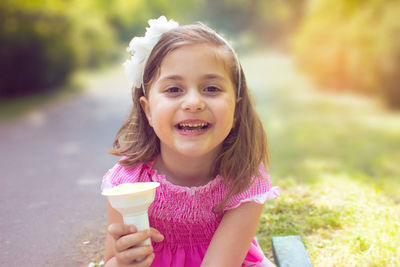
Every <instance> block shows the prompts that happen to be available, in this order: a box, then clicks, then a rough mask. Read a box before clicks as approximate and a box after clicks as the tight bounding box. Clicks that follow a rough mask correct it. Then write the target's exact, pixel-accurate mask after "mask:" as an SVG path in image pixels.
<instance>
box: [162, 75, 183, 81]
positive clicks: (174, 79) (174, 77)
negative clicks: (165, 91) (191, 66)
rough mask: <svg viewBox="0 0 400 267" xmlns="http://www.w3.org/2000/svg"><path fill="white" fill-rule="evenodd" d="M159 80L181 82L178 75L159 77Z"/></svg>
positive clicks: (181, 78)
mask: <svg viewBox="0 0 400 267" xmlns="http://www.w3.org/2000/svg"><path fill="white" fill-rule="evenodd" d="M160 80H161V81H165V80H173V81H182V80H183V77H182V76H179V75H168V76H165V77H161V79H160Z"/></svg>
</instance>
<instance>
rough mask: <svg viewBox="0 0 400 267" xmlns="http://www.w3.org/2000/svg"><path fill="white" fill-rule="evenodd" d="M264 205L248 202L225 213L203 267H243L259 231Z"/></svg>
mask: <svg viewBox="0 0 400 267" xmlns="http://www.w3.org/2000/svg"><path fill="white" fill-rule="evenodd" d="M262 209H263V205H261V204H258V203H255V202H247V203H243V204H241V205H240V206H239V207H237V208H234V209H232V210H228V211H226V212H225V214H224V217H223V218H222V221H221V223H220V225H219V226H218V228H217V230H216V231H215V234H214V236H213V238H212V240H211V243H210V246H209V247H208V249H207V252H206V255H205V256H204V259H203V262H202V264H201V267H206V266H221V267H222V266H229V267H231V266H241V265H242V263H243V260H244V258H245V257H246V255H247V252H248V250H249V248H250V244H251V241H252V240H253V238H254V235H255V233H256V230H257V226H258V220H259V218H260V215H261V212H262Z"/></svg>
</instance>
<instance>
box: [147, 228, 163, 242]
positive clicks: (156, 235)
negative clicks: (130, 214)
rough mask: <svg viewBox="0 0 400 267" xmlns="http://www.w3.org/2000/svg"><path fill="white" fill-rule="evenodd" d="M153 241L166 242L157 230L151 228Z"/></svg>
mask: <svg viewBox="0 0 400 267" xmlns="http://www.w3.org/2000/svg"><path fill="white" fill-rule="evenodd" d="M150 234H151V240H152V241H154V242H161V241H163V240H164V236H163V235H162V234H161V233H160V232H159V231H158V230H156V229H154V228H150Z"/></svg>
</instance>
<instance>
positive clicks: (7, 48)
mask: <svg viewBox="0 0 400 267" xmlns="http://www.w3.org/2000/svg"><path fill="white" fill-rule="evenodd" d="M0 16H1V17H2V19H3V23H1V24H0V38H1V42H0V58H1V61H2V64H1V67H0V97H17V96H23V95H26V94H32V93H35V92H38V91H40V90H46V89H49V88H51V87H54V86H57V85H59V84H61V83H62V82H64V81H65V79H66V78H67V77H68V74H69V73H70V71H71V70H72V69H73V68H74V66H75V54H74V49H73V46H72V44H71V43H70V42H67V41H66V40H65V39H66V38H65V35H68V33H69V30H70V29H69V25H68V22H67V20H66V19H65V18H64V17H62V16H56V15H43V14H38V13H33V12H31V13H28V12H23V11H14V12H7V13H5V12H4V10H0Z"/></svg>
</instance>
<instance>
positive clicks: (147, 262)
mask: <svg viewBox="0 0 400 267" xmlns="http://www.w3.org/2000/svg"><path fill="white" fill-rule="evenodd" d="M154 257H155V255H154V253H151V254H150V255H149V256H147V257H146V258H145V259H144V260H143V261H141V262H138V263H137V264H135V265H133V266H135V267H149V266H150V265H151V263H152V262H153V260H154Z"/></svg>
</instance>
